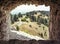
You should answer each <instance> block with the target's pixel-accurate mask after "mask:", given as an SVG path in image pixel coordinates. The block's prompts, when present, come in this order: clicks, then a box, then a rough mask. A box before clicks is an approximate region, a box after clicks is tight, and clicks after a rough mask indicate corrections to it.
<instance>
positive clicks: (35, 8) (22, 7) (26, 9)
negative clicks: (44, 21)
mask: <svg viewBox="0 0 60 44" xmlns="http://www.w3.org/2000/svg"><path fill="white" fill-rule="evenodd" d="M38 10H40V11H50V6H45V5H38V6H35V5H31V4H30V5H27V4H26V5H24V4H23V5H20V6H17V7H16V8H15V9H13V10H12V11H11V12H10V13H11V14H18V13H19V12H21V13H22V14H24V13H26V12H30V11H38Z"/></svg>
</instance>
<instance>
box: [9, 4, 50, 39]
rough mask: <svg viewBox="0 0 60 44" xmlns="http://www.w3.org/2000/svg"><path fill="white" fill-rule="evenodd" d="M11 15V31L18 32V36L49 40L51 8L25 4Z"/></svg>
mask: <svg viewBox="0 0 60 44" xmlns="http://www.w3.org/2000/svg"><path fill="white" fill-rule="evenodd" d="M10 14H11V27H12V28H11V30H12V31H15V32H16V33H17V32H18V35H20V36H24V37H26V38H28V39H36V40H47V39H49V16H50V6H47V7H46V6H45V5H38V6H35V5H31V4H30V5H27V4H26V5H24V4H23V5H20V6H17V7H16V8H15V9H13V10H12V11H11V12H10ZM18 35H17V36H18ZM20 36H19V37H20ZM22 38H23V37H22Z"/></svg>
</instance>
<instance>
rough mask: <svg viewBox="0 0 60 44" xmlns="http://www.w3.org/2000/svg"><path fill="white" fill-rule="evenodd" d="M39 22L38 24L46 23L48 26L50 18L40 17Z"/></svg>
mask: <svg viewBox="0 0 60 44" xmlns="http://www.w3.org/2000/svg"><path fill="white" fill-rule="evenodd" d="M37 23H38V24H40V23H42V24H44V25H46V26H48V25H49V24H48V19H46V18H45V19H44V18H38V20H37Z"/></svg>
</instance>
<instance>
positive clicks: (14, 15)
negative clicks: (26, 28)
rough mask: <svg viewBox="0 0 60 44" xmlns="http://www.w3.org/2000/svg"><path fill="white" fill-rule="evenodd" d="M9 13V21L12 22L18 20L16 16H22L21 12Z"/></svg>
mask: <svg viewBox="0 0 60 44" xmlns="http://www.w3.org/2000/svg"><path fill="white" fill-rule="evenodd" d="M10 15H11V23H12V24H13V23H14V22H16V21H19V20H18V18H19V17H22V14H21V13H19V14H10Z"/></svg>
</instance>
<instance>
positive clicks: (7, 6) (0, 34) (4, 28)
mask: <svg viewBox="0 0 60 44" xmlns="http://www.w3.org/2000/svg"><path fill="white" fill-rule="evenodd" d="M26 3H28V4H30V3H31V4H35V5H36V6H37V5H43V4H45V5H46V6H48V5H49V6H50V8H51V9H50V27H49V33H50V34H49V35H50V39H52V40H60V24H59V23H60V0H0V40H8V39H9V34H8V32H9V30H10V27H9V16H8V15H7V14H6V12H7V11H8V12H7V13H9V11H11V10H12V9H13V8H15V7H16V6H18V5H21V4H26ZM7 38H8V39H7Z"/></svg>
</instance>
